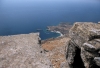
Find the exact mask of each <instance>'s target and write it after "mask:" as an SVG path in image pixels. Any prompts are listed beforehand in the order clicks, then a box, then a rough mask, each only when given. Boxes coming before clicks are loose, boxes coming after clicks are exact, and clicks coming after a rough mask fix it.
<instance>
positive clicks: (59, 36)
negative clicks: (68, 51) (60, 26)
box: [49, 30, 64, 37]
mask: <svg viewBox="0 0 100 68" xmlns="http://www.w3.org/2000/svg"><path fill="white" fill-rule="evenodd" d="M49 31H51V30H49ZM51 32H55V33H58V34H60V36H58V37H62V36H64V35H63V34H62V33H61V32H60V31H55V30H54V31H51Z"/></svg>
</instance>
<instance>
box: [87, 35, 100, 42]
mask: <svg viewBox="0 0 100 68" xmlns="http://www.w3.org/2000/svg"><path fill="white" fill-rule="evenodd" d="M94 39H100V35H94V36H91V37H90V38H89V41H91V40H94Z"/></svg>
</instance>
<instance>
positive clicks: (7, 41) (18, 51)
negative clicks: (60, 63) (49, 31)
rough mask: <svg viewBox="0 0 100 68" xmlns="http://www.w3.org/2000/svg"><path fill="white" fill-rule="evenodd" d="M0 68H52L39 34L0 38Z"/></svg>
mask: <svg viewBox="0 0 100 68" xmlns="http://www.w3.org/2000/svg"><path fill="white" fill-rule="evenodd" d="M0 68H52V65H51V62H50V61H49V59H48V58H47V57H46V56H45V55H44V52H43V50H42V49H41V47H40V44H39V33H30V34H21V35H12V36H0Z"/></svg>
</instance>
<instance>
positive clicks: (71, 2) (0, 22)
mask: <svg viewBox="0 0 100 68" xmlns="http://www.w3.org/2000/svg"><path fill="white" fill-rule="evenodd" d="M98 21H100V0H0V36H5V35H15V34H28V33H31V32H40V37H41V39H42V40H44V39H48V38H51V37H58V36H59V35H60V34H58V33H54V32H50V31H46V29H47V26H53V25H58V24H59V23H60V22H70V23H71V24H73V23H74V22H98ZM37 29H41V30H37Z"/></svg>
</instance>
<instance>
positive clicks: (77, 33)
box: [66, 22, 100, 68]
mask: <svg viewBox="0 0 100 68" xmlns="http://www.w3.org/2000/svg"><path fill="white" fill-rule="evenodd" d="M69 36H70V38H71V40H70V42H69V44H68V46H67V50H66V58H67V61H68V65H69V68H73V67H74V68H100V24H99V23H98V24H96V23H92V22H83V23H78V22H77V23H75V24H74V25H73V27H72V28H71V29H70V31H69Z"/></svg>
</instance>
